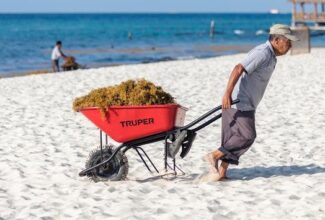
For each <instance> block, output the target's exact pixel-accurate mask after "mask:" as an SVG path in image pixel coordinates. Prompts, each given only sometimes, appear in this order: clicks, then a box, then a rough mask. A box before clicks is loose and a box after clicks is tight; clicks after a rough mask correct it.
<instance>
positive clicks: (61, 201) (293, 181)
mask: <svg viewBox="0 0 325 220" xmlns="http://www.w3.org/2000/svg"><path fill="white" fill-rule="evenodd" d="M324 55H325V49H313V50H312V53H311V54H305V55H296V56H290V55H287V56H284V57H279V58H278V64H277V67H276V70H275V72H274V74H273V76H272V78H271V81H270V84H269V86H268V88H267V90H266V93H265V95H264V98H263V100H262V102H261V103H260V105H259V108H258V110H257V112H256V129H257V139H256V142H255V144H254V145H253V147H252V148H251V149H250V150H249V151H248V152H247V153H246V154H245V155H244V156H243V157H242V158H241V161H240V164H239V166H231V167H230V170H229V177H230V178H231V179H230V180H228V181H223V182H200V181H199V180H200V178H201V177H202V176H203V175H205V174H207V172H208V171H209V167H208V164H207V163H206V162H205V161H204V160H202V157H203V156H204V155H205V154H207V153H208V152H210V151H212V150H214V149H216V148H217V147H219V145H220V126H221V120H219V121H217V122H215V123H214V124H212V125H210V126H209V127H206V128H205V129H203V130H201V131H200V132H199V133H198V136H197V138H196V140H195V142H194V144H193V146H192V149H191V151H190V153H189V155H188V156H187V157H186V158H185V159H184V160H182V159H177V160H178V163H179V166H180V167H182V169H183V170H184V171H185V172H186V174H185V175H179V176H177V177H173V176H164V177H161V176H157V175H152V174H150V173H149V172H148V171H147V170H146V168H145V166H144V165H143V164H142V162H141V161H140V159H139V158H138V157H137V155H136V154H135V153H134V152H131V151H128V152H127V157H128V160H129V165H130V167H129V174H128V179H127V181H123V182H98V183H94V182H91V181H90V180H88V179H87V178H81V177H79V176H78V173H79V172H80V171H81V170H82V169H83V168H84V166H85V162H86V160H87V158H88V155H89V153H90V152H91V150H93V149H95V148H96V147H97V146H98V136H99V135H98V133H99V132H98V129H97V128H96V127H95V126H94V125H93V124H92V123H91V122H90V121H88V120H87V119H86V118H85V117H84V116H82V115H81V114H80V113H75V112H73V110H72V102H73V100H74V98H75V97H78V96H81V95H85V94H87V93H88V92H89V91H90V90H92V89H94V88H98V87H105V86H109V85H114V84H118V83H120V82H121V81H124V80H127V79H137V78H145V79H147V80H150V81H152V82H154V83H155V84H157V85H160V86H162V87H163V88H164V90H166V91H167V92H169V93H171V94H173V95H174V96H175V97H176V99H177V102H178V103H180V104H182V105H183V106H186V107H188V108H189V110H188V112H187V116H186V122H187V123H188V122H190V121H192V120H194V119H195V118H197V117H199V116H200V115H202V114H203V113H205V112H206V111H208V110H210V109H212V108H213V107H215V106H217V105H219V104H220V103H221V97H222V95H223V91H224V88H225V86H226V83H227V80H228V76H229V74H230V71H231V70H232V68H233V67H234V66H235V65H236V64H237V63H238V62H240V61H241V60H242V59H243V58H244V57H245V54H238V55H231V56H222V57H216V58H209V59H202V60H185V61H168V62H160V63H150V64H138V65H126V66H113V67H106V68H98V69H88V70H78V71H73V72H62V73H58V74H43V75H31V76H22V77H12V78H2V79H0V94H1V95H0V103H1V109H0V122H1V123H0V130H1V132H0V143H1V147H0V155H1V157H0V167H1V170H0V219H1V218H2V219H6V220H7V219H24V220H25V219H44V220H45V219H46V220H50V219H121V220H122V219H124V220H129V219H154V220H158V219H166V220H174V219H175V220H179V219H215V220H221V219H319V220H321V219H325V160H324V158H325V137H324V130H325V111H324V109H325V97H324V93H325V77H324V76H323V74H324V73H325V65H324ZM110 142H112V143H114V142H113V141H111V140H110ZM114 144H115V145H116V144H117V143H114ZM144 149H145V150H146V151H147V153H148V154H149V155H150V156H151V158H152V159H153V161H154V162H155V163H156V164H157V165H158V168H159V169H160V170H162V169H163V143H160V142H159V143H154V144H150V145H146V146H144Z"/></svg>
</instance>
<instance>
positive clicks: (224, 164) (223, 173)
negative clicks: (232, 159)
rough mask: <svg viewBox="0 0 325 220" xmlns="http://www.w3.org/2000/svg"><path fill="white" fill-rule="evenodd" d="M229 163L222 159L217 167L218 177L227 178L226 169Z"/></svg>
mask: <svg viewBox="0 0 325 220" xmlns="http://www.w3.org/2000/svg"><path fill="white" fill-rule="evenodd" d="M228 166H229V163H227V162H224V161H222V162H221V165H220V168H219V175H220V179H219V180H222V179H227V169H228Z"/></svg>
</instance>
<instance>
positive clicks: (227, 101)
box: [222, 94, 232, 109]
mask: <svg viewBox="0 0 325 220" xmlns="http://www.w3.org/2000/svg"><path fill="white" fill-rule="evenodd" d="M231 103H232V100H231V95H229V94H224V96H223V98H222V109H228V108H230V107H231Z"/></svg>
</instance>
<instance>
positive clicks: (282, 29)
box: [270, 24, 299, 41]
mask: <svg viewBox="0 0 325 220" xmlns="http://www.w3.org/2000/svg"><path fill="white" fill-rule="evenodd" d="M270 34H277V35H282V36H284V37H285V38H287V39H289V40H291V41H298V40H299V39H298V37H296V36H295V35H294V34H293V33H292V30H291V29H290V27H289V26H288V25H284V24H275V25H273V26H272V27H271V28H270Z"/></svg>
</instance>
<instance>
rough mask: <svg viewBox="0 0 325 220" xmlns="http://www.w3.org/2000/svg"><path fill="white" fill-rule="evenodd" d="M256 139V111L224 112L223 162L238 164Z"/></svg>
mask: <svg viewBox="0 0 325 220" xmlns="http://www.w3.org/2000/svg"><path fill="white" fill-rule="evenodd" d="M255 138H256V130H255V111H240V110H237V109H232V108H230V109H224V110H222V130H221V147H220V148H219V150H220V151H221V152H223V153H224V154H225V155H224V156H223V157H222V158H221V160H222V161H224V162H227V163H230V164H236V165H238V163H239V157H240V156H241V155H243V154H244V153H245V152H246V151H247V150H248V149H249V147H250V146H252V144H253V143H254V140H255Z"/></svg>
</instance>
